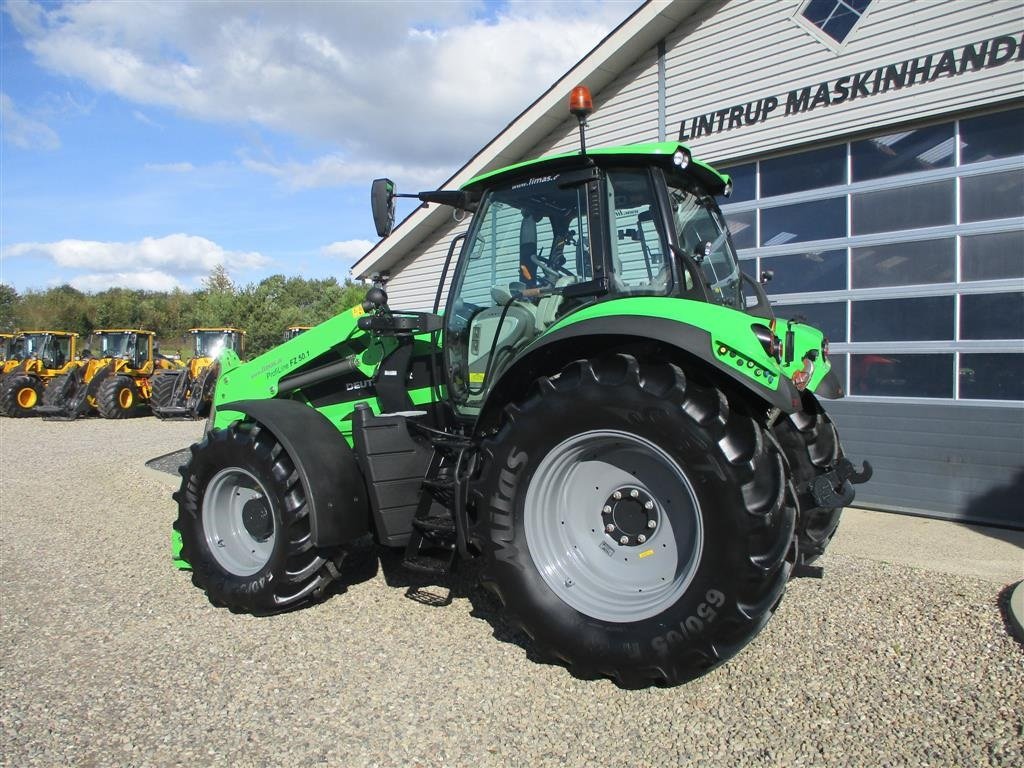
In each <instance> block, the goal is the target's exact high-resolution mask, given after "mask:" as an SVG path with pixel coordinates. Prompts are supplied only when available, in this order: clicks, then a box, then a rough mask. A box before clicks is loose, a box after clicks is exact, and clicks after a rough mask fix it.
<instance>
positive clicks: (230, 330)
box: [188, 326, 245, 333]
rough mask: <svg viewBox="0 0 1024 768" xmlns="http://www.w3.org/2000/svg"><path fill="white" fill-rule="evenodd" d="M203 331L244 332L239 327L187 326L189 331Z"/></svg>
mask: <svg viewBox="0 0 1024 768" xmlns="http://www.w3.org/2000/svg"><path fill="white" fill-rule="evenodd" d="M203 331H213V332H215V333H245V331H243V330H242V329H241V328H232V327H230V326H225V327H223V328H189V329H188V332H189V333H201V332H203Z"/></svg>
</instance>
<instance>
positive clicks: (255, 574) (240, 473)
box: [174, 422, 338, 614]
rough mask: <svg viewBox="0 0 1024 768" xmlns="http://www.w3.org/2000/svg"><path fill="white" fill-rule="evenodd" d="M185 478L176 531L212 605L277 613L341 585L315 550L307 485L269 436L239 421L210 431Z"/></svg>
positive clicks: (198, 446)
mask: <svg viewBox="0 0 1024 768" xmlns="http://www.w3.org/2000/svg"><path fill="white" fill-rule="evenodd" d="M181 472H182V483H181V488H180V490H179V491H178V492H177V493H175V494H174V499H175V500H176V501H177V502H178V519H177V521H176V522H175V523H174V529H175V530H177V531H178V532H179V533H180V534H181V544H182V549H181V557H182V559H184V560H186V561H187V562H188V563H189V564H190V565H191V567H192V582H193V583H194V584H195V585H196V586H197V587H199V588H200V589H203V590H205V591H206V594H207V596H208V597H209V599H210V602H211V603H213V604H214V605H217V606H224V607H227V608H230V609H231V610H233V611H236V612H244V613H253V614H268V613H275V612H278V611H282V610H285V609H289V608H293V607H296V606H299V605H302V604H304V603H308V602H311V601H313V600H316V599H318V598H319V597H321V596H322V594H323V592H324V590H325V589H326V588H327V587H328V586H329V585H330V583H331V582H332V581H333V580H334V579H335V578H337V576H338V571H337V568H336V565H335V561H334V560H332V559H330V558H329V557H326V556H325V555H327V554H329V553H324V552H321V551H320V550H318V549H317V548H316V547H315V546H314V545H313V537H312V533H311V531H310V521H309V508H308V506H307V504H306V489H305V487H304V486H303V483H302V480H301V479H300V478H299V474H298V472H297V471H296V470H295V465H294V463H293V461H292V459H291V457H290V456H289V455H288V453H287V452H286V451H285V450H284V448H283V447H282V446H281V444H280V443H279V442H278V441H277V439H276V438H275V437H274V436H273V434H271V432H270V431H269V430H266V429H264V428H263V427H261V426H260V425H259V424H254V423H251V422H236V423H234V424H232V425H231V426H230V427H228V428H227V429H221V430H216V431H214V432H211V433H209V434H208V435H206V437H205V438H204V439H203V440H202V442H200V443H197V444H195V445H193V446H192V459H191V461H190V462H189V463H188V465H187V466H185V467H183V468H182V470H181ZM336 559H337V558H335V560H336Z"/></svg>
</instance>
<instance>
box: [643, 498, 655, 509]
mask: <svg viewBox="0 0 1024 768" xmlns="http://www.w3.org/2000/svg"><path fill="white" fill-rule="evenodd" d="M644 509H647V510H651V509H654V502H653V501H651V500H650V499H648V500H647V503H646V504H644Z"/></svg>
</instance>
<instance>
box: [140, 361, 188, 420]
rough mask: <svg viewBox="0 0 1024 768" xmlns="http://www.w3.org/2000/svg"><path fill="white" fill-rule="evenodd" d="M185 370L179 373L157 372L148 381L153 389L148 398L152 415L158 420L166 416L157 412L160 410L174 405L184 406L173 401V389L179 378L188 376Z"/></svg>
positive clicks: (182, 403)
mask: <svg viewBox="0 0 1024 768" xmlns="http://www.w3.org/2000/svg"><path fill="white" fill-rule="evenodd" d="M188 375H189V374H188V371H187V370H181V371H158V372H157V373H155V374H153V376H152V378H150V380H149V384H150V386H151V387H152V388H153V395H152V397H151V398H150V405H151V406H152V408H153V415H154V416H156V417H157V418H158V419H164V418H166V417H167V416H166V414H163V413H161V412H160V411H159V409H160V408H170V407H172V406H175V405H184V404H185V403H184V401H182V402H177V403H176V402H175V401H174V387H175V385H176V384H177V382H178V377H179V376H188Z"/></svg>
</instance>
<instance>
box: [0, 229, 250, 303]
mask: <svg viewBox="0 0 1024 768" xmlns="http://www.w3.org/2000/svg"><path fill="white" fill-rule="evenodd" d="M3 257H4V259H10V258H18V257H29V258H41V259H48V260H49V261H52V262H53V264H54V265H55V266H57V267H59V268H60V269H62V270H82V271H84V274H78V275H74V276H73V277H70V278H67V279H68V281H69V282H70V283H71V284H72V285H74V286H75V287H76V288H81V289H82V290H98V289H102V288H109V287H111V286H113V285H120V286H125V287H130V288H146V289H149V290H165V289H167V288H173V287H175V286H180V285H181V284H182V282H183V281H185V280H190V281H191V279H192V278H195V277H196V276H199V275H206V274H208V273H209V272H210V270H212V269H213V268H214V267H216V266H217V265H223V266H224V267H225V268H226V269H228V270H229V271H230V270H243V271H244V270H251V269H259V268H261V267H265V266H267V265H268V264H269V263H270V259H268V258H267V257H266V256H264V255H263V254H261V253H257V252H254V251H228V250H225V249H224V248H222V247H221V246H219V245H217V244H216V243H214V242H212V241H210V240H207V239H206V238H205V237H198V236H196V235H186V234H175V235H167V236H166V237H147V238H144V239H142V240H137V241H135V242H130V243H118V242H102V241H97V240H59V241H57V242H54V243H16V244H14V245H11V246H8V247H7V248H5V249H4V251H3ZM193 282H194V281H193ZM83 286H85V287H83Z"/></svg>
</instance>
